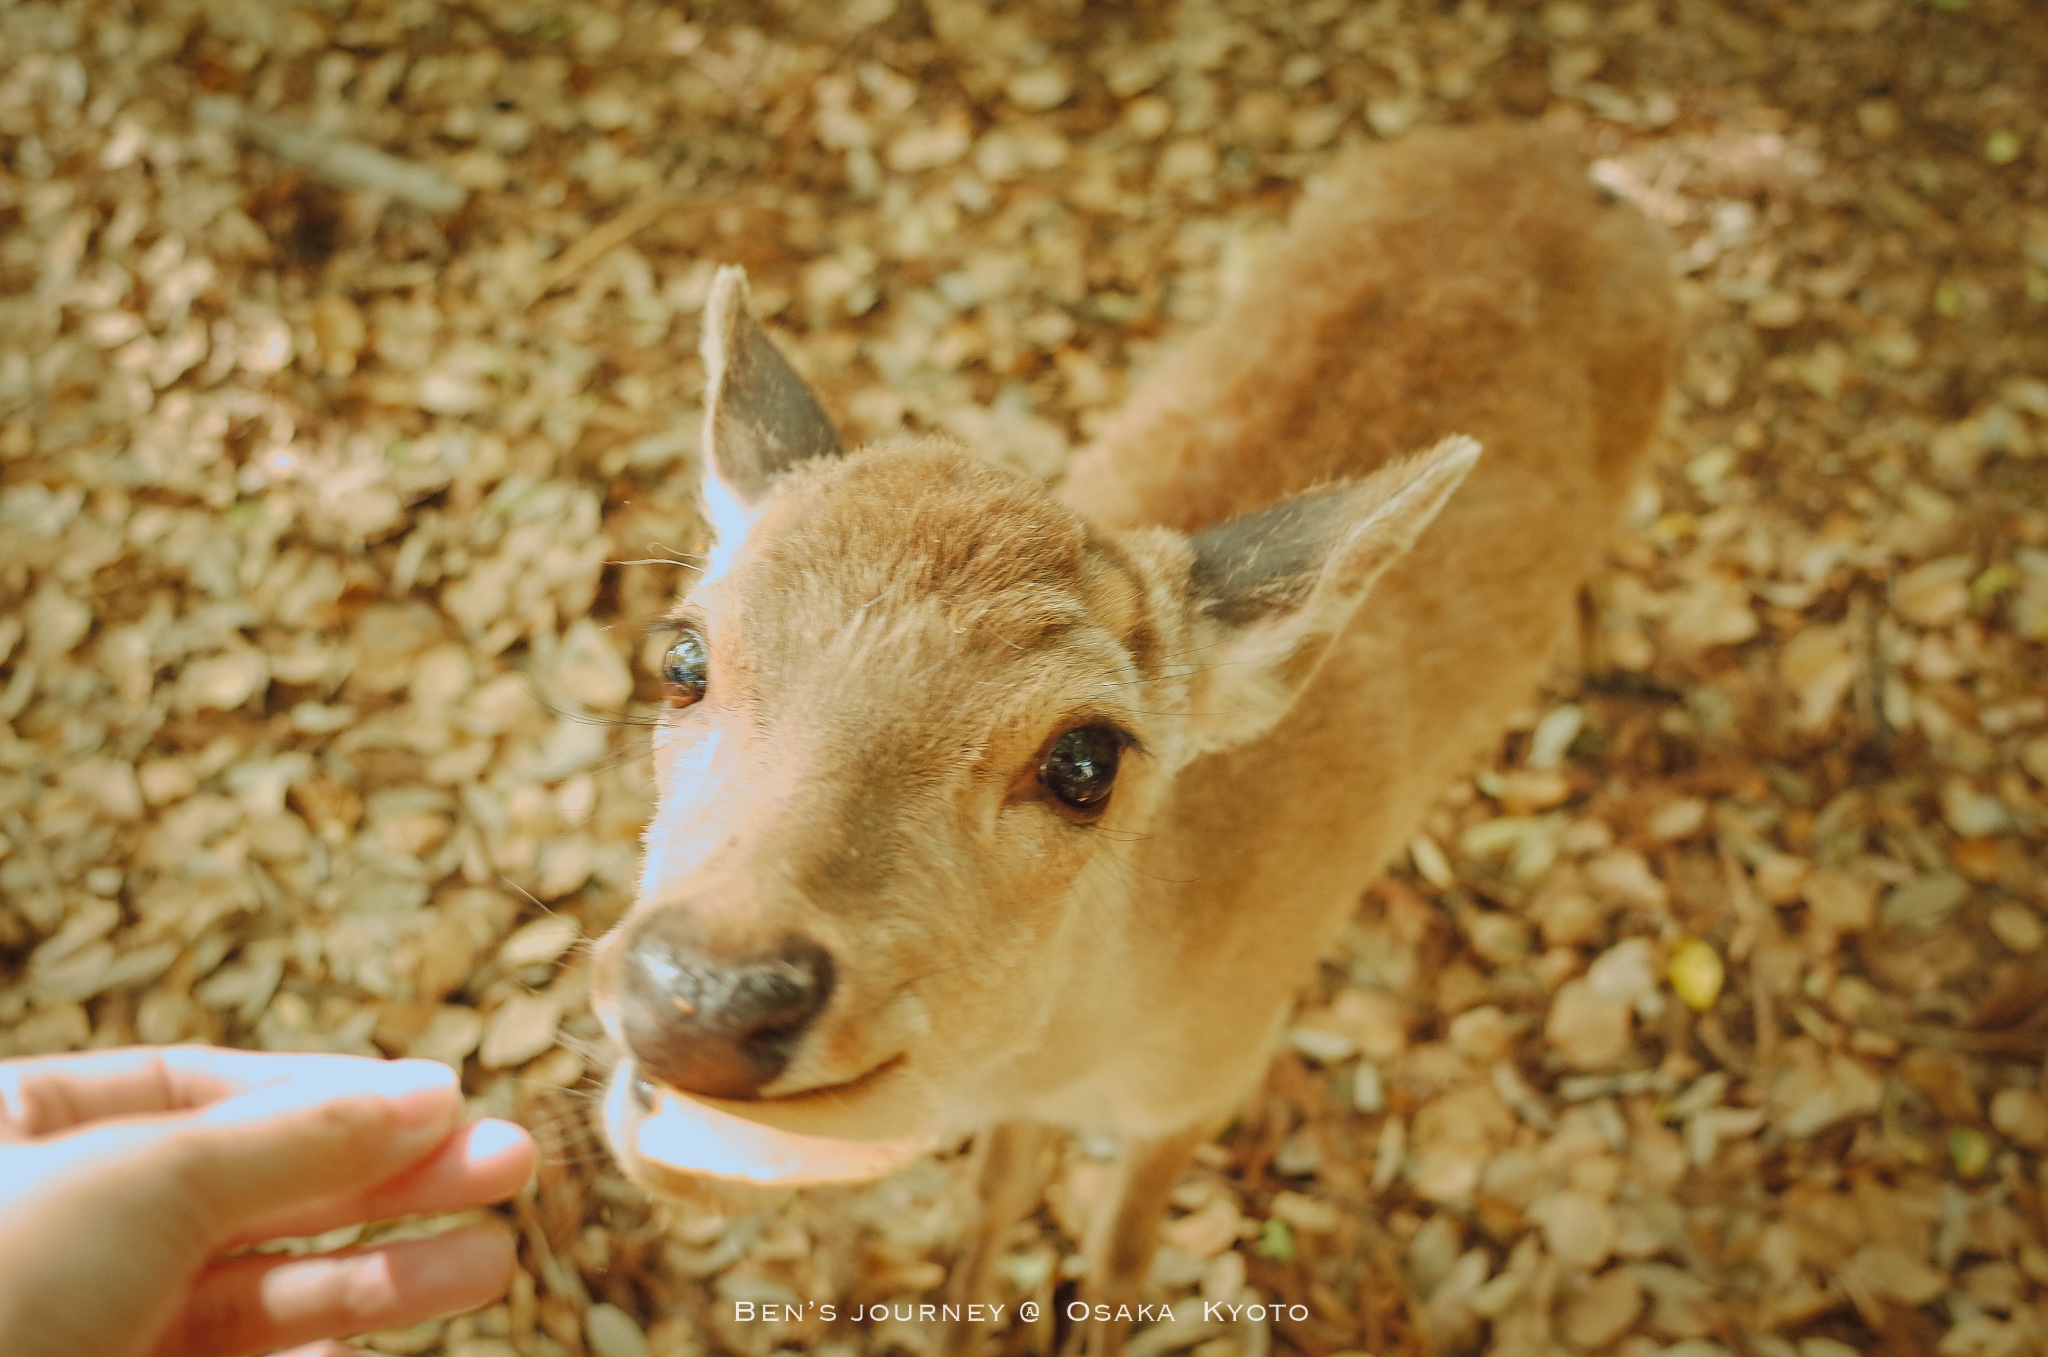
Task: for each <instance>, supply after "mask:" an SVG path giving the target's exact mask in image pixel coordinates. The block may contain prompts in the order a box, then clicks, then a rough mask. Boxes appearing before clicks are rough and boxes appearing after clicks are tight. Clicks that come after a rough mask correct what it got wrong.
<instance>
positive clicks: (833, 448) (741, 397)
mask: <svg viewBox="0 0 2048 1357" xmlns="http://www.w3.org/2000/svg"><path fill="white" fill-rule="evenodd" d="M700 352H701V353H702V354H703V358H704V377H705V388H704V464H705V466H706V468H707V469H708V470H709V472H710V474H711V475H712V476H713V477H715V478H716V479H717V480H718V482H719V484H720V487H722V488H723V489H724V490H725V491H727V492H728V493H730V495H731V496H732V497H733V498H734V499H736V500H738V501H739V503H740V504H741V505H742V506H745V507H746V508H749V509H751V508H752V507H753V506H755V505H757V504H759V503H760V502H761V500H762V499H764V498H766V497H767V494H768V489H769V487H770V486H771V485H773V484H774V482H775V478H776V477H778V476H780V475H781V474H782V473H783V472H785V471H788V470H789V469H790V468H791V467H793V466H795V465H797V464H798V463H799V462H806V461H809V460H810V459H811V458H813V457H837V456H839V455H840V454H842V453H843V452H844V451H845V447H844V446H843V445H842V444H841V443H840V441H839V434H838V433H837V432H836V431H835V430H834V429H833V427H832V421H831V420H830V419H827V418H826V417H825V411H824V410H823V409H822V408H821V407H820V406H819V404H818V398H817V397H816V396H814V395H812V394H811V389H810V388H809V387H807V386H805V385H804V380H803V378H801V377H799V376H797V375H796V370H795V369H794V368H792V367H790V365H789V360H788V359H786V358H784V357H783V356H782V354H781V353H780V352H779V351H778V350H777V349H776V347H775V345H774V344H772V343H770V342H769V339H768V336H767V334H766V333H764V332H763V331H762V329H761V325H760V322H758V321H756V320H755V319H754V313H753V311H752V310H751V309H750V308H749V306H748V304H747V274H746V270H744V269H741V268H735V267H733V266H732V265H727V266H726V267H724V268H722V269H720V270H719V271H718V273H717V274H716V276H714V277H713V279H712V282H711V295H710V296H709V297H708V298H706V299H705V302H704V337H703V341H702V345H701V349H700ZM705 489H706V498H707V499H711V498H715V491H713V489H712V487H710V486H706V487H705Z"/></svg>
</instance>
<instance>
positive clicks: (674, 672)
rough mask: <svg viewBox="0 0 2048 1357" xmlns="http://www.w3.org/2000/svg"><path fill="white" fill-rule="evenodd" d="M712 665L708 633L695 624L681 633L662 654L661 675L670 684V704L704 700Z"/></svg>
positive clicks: (691, 703) (686, 703)
mask: <svg viewBox="0 0 2048 1357" xmlns="http://www.w3.org/2000/svg"><path fill="white" fill-rule="evenodd" d="M710 665H711V654H710V651H709V649H708V648H707V647H706V646H705V644H704V634H703V633H702V632H700V631H698V630H697V629H696V628H694V627H691V628H688V629H686V630H684V631H682V632H680V633H678V634H677V636H676V639H675V644H673V645H671V646H670V647H669V648H668V653H667V654H666V655H663V656H662V657H661V677H662V679H663V681H665V682H666V683H667V684H668V700H669V705H670V706H672V707H688V706H693V705H695V704H696V703H697V702H698V701H699V700H701V699H702V698H703V696H704V685H705V683H706V682H707V677H706V671H707V670H708V669H709V668H710Z"/></svg>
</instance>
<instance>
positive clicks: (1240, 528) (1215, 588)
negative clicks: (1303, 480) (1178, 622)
mask: <svg viewBox="0 0 2048 1357" xmlns="http://www.w3.org/2000/svg"><path fill="white" fill-rule="evenodd" d="M1478 460H1479V444H1477V443H1475V442H1473V441H1472V440H1471V439H1469V438H1462V437H1458V438H1446V439H1445V440H1444V441H1443V442H1441V443H1439V444H1437V445H1436V446H1435V447H1434V448H1431V449H1430V450H1429V451H1427V452H1424V453H1420V454H1418V455H1416V456H1413V457H1407V458H1403V459H1402V460H1400V461H1397V462H1393V463H1391V464H1389V465H1387V466H1384V467H1382V468H1381V469H1379V470H1378V471H1375V472H1373V473H1372V474H1371V475H1370V476H1367V477H1366V478H1365V479H1363V480H1360V481H1356V482H1353V483H1351V484H1349V485H1340V486H1335V487H1332V488H1330V489H1326V490H1321V491H1317V492H1314V493H1311V494H1306V495H1300V496H1297V497H1295V498H1294V499H1290V500H1284V501H1282V502H1281V503H1279V504H1276V505H1274V506H1272V507H1271V508H1268V509H1263V510H1260V511H1259V512H1257V513H1252V514H1247V515H1246V516H1244V517H1243V518H1236V519H1232V520H1230V521H1229V522H1226V523H1219V524H1217V525H1216V526H1214V527H1211V528H1205V529H1204V530H1202V531H1201V532H1198V533H1196V534H1195V535H1194V536H1193V537H1192V538H1190V539H1189V546H1190V547H1191V548H1192V549H1193V550H1192V559H1191V568H1190V571H1189V578H1188V595H1189V601H1190V603H1191V604H1192V605H1193V608H1194V612H1195V616H1194V619H1193V620H1194V632H1195V642H1196V644H1195V649H1194V653H1195V654H1197V655H1199V656H1200V657H1201V659H1202V668H1201V675H1200V677H1199V678H1198V679H1197V682H1196V687H1197V689H1198V691H1197V693H1196V698H1197V703H1196V705H1197V707H1198V708H1199V710H1200V715H1199V716H1198V717H1197V718H1196V719H1195V720H1194V721H1193V722H1191V724H1190V726H1189V727H1188V729H1189V731H1190V733H1191V736H1192V740H1193V746H1194V747H1195V748H1198V749H1220V748H1225V747H1228V746H1230V745H1233V744H1238V743H1241V742H1243V741H1245V740H1249V739H1252V738H1254V737H1255V736H1258V735H1261V734H1264V733H1265V732H1266V731H1268V730H1270V729H1271V728H1272V727H1273V726H1274V724H1275V723H1277V722H1278V721H1279V720H1280V718H1281V717H1282V716H1284V715H1286V714H1287V711H1288V709H1289V708H1291V707H1292V706H1293V705H1294V700H1295V698H1296V697H1298V696H1300V694H1301V691H1302V689H1304V688H1306V687H1307V686H1308V682H1309V680H1310V679H1311V678H1313V677H1314V676H1315V672H1316V670H1317V669H1318V668H1319V667H1320V666H1321V664H1322V662H1323V658H1324V656H1326V655H1327V654H1328V653H1329V650H1330V645H1331V643H1332V642H1333V641H1334V640H1335V639H1336V638H1337V636H1338V635H1339V634H1340V633H1341V632H1342V631H1343V630H1344V627H1345V625H1346V624H1347V623H1348V622H1349V621H1350V620H1351V618H1352V615H1353V614H1354V613H1356V612H1357V611H1358V608H1359V605H1360V604H1361V603H1363V602H1364V601H1365V599H1366V597H1367V596H1368V595H1369V594H1370V593H1371V592H1372V587H1373V585H1374V584H1375V583H1377V582H1378V581H1379V579H1380V577H1381V576H1382V575H1383V574H1385V573H1386V571H1387V569H1388V567H1390V566H1392V565H1393V564H1394V563H1395V562H1396V561H1398V560H1400V559H1401V557H1403V556H1405V555H1406V554H1407V553H1408V550H1409V548H1411V547H1413V546H1414V545H1415V541H1416V539H1417V538H1418V537H1420V536H1421V535H1422V532H1423V530H1424V529H1425V528H1427V527H1428V526H1429V525H1430V523H1431V522H1433V521H1434V520H1435V518H1436V516H1437V513H1438V512H1439V511H1440V510H1441V509H1442V508H1443V507H1444V504H1445V503H1446V502H1447V501H1448V500H1449V499H1450V497H1451V494H1452V492H1454V491H1455V490H1456V489H1457V488H1458V486H1459V485H1460V484H1462V483H1463V482H1464V479H1465V476H1466V474H1467V473H1469V472H1470V471H1471V470H1472V467H1473V465H1474V463H1476V462H1477V461H1478Z"/></svg>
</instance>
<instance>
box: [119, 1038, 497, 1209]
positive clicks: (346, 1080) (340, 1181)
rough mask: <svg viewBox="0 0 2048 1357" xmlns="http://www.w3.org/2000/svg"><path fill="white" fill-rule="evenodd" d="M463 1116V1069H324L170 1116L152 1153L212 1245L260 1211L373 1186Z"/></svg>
mask: <svg viewBox="0 0 2048 1357" xmlns="http://www.w3.org/2000/svg"><path fill="white" fill-rule="evenodd" d="M462 1117H463V1107H462V1092H461V1089H460V1088H459V1087H458V1086H457V1084H456V1079H455V1072H454V1071H453V1070H451V1069H449V1068H448V1067H447V1066H446V1065H442V1064H439V1063H437V1062H435V1061H427V1060H402V1061H394V1062H390V1063H385V1064H369V1063H367V1062H365V1064H364V1065H362V1066H361V1067H350V1068H344V1069H325V1068H323V1069H320V1070H318V1071H317V1072H316V1073H313V1074H308V1075H303V1076H300V1077H297V1078H292V1079H288V1080H285V1081H283V1082H280V1083H276V1084H268V1085H263V1086H259V1087H257V1088H253V1089H250V1090H249V1091H248V1092H246V1093H240V1094H237V1095H235V1096H233V1097H230V1098H224V1099H222V1100H221V1101H220V1102H217V1103H213V1104H211V1105H209V1106H207V1107H205V1108H203V1109H201V1110H199V1111H197V1112H194V1113H186V1114H184V1115H182V1116H177V1117H174V1118H166V1119H164V1120H165V1121H168V1122H174V1123H175V1124H174V1125H172V1126H168V1127H165V1128H164V1130H165V1132H166V1133H165V1134H163V1135H162V1138H161V1139H159V1140H158V1141H157V1143H156V1146H155V1150H156V1153H155V1155H154V1156H152V1157H154V1158H157V1160H158V1167H159V1168H160V1170H161V1177H160V1181H161V1182H162V1184H163V1190H165V1191H167V1192H170V1193H172V1194H174V1195H175V1197H176V1198H177V1200H176V1201H174V1202H173V1203H172V1205H173V1206H174V1207H175V1208H176V1209H178V1210H179V1212H180V1214H181V1215H184V1216H185V1217H186V1218H187V1219H190V1220H192V1221H193V1222H194V1224H195V1226H196V1227H197V1231H198V1233H199V1234H200V1235H201V1236H202V1237H203V1238H204V1239H206V1240H207V1241H209V1244H210V1245H211V1246H213V1247H218V1246H219V1245H221V1244H224V1243H226V1242H227V1241H228V1240H230V1239H232V1238H234V1237H235V1236H236V1235H237V1234H238V1233H240V1232H241V1231H243V1230H245V1229H246V1228H247V1227H248V1226H249V1225H251V1224H252V1223H254V1222H255V1221H257V1220H259V1219H260V1218H262V1217H264V1216H270V1215H274V1214H275V1213H276V1212H278V1211H279V1210H280V1209H281V1208H288V1207H291V1206H294V1205H297V1204H299V1203H302V1202H309V1201H317V1200H320V1199H323V1198H328V1197H332V1196H335V1195H337V1194H339V1193H345V1192H355V1191H361V1190H364V1189H367V1188H370V1187H374V1186H376V1185H377V1184H379V1183H382V1182H384V1181H385V1180H386V1179H388V1178H390V1177H392V1176H393V1175H395V1174H397V1173H400V1172H402V1171H404V1170H405V1169H408V1168H410V1167H412V1165H414V1164H416V1163H418V1162H419V1161H420V1160H422V1159H424V1158H426V1156H427V1155H429V1154H431V1153H432V1152H433V1151H434V1150H435V1149H436V1148H438V1147H439V1146H440V1145H441V1144H442V1143H443V1142H444V1141H446V1140H447V1139H448V1137H449V1136H450V1135H451V1134H453V1133H454V1131H455V1129H456V1127H457V1126H458V1125H460V1124H461V1121H462Z"/></svg>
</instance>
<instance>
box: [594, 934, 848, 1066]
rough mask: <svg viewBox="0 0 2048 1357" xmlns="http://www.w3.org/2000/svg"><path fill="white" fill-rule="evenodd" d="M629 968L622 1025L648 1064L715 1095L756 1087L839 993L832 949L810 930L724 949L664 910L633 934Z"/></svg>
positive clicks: (624, 969) (635, 1051) (624, 976)
mask: <svg viewBox="0 0 2048 1357" xmlns="http://www.w3.org/2000/svg"><path fill="white" fill-rule="evenodd" d="M621 972H622V973H621V975H620V981H621V983H620V993H619V1018H620V1025H621V1027H622V1028H623V1033H622V1035H623V1036H624V1037H625V1039H626V1046H627V1048H628V1049H629V1050H630V1051H631V1052H632V1054H633V1058H634V1059H635V1060H636V1061H637V1062H639V1065H640V1068H641V1069H642V1070H644V1071H645V1072H646V1073H647V1074H648V1075H649V1076H650V1077H652V1078H654V1079H657V1080H659V1081H661V1082H662V1083H664V1084H667V1085H668V1086H669V1087H670V1088H673V1089H676V1090H678V1091H679V1092H683V1093H700V1094H703V1095H705V1096H706V1097H712V1098H752V1097H755V1096H757V1095H758V1094H759V1093H760V1091H761V1089H762V1088H764V1087H765V1086H767V1085H768V1084H770V1083H772V1082H773V1081H774V1080H775V1079H776V1078H777V1077H778V1076H779V1075H781V1073H782V1071H783V1070H784V1069H785V1068H786V1067H787V1066H788V1064H789V1060H790V1056H791V1055H792V1053H793V1052H794V1051H795V1049H796V1047H797V1044H798V1043H799V1042H800V1041H801V1040H802V1039H803V1035H804V1032H805V1030H806V1029H807V1028H809V1026H810V1025H811V1022H812V1020H813V1019H815V1018H816V1017H817V1016H818V1014H819V1013H820V1012H821V1011H823V1009H824V1007H825V1004H826V1001H827V1000H829V999H830V998H831V997H832V980H833V972H832V957H831V954H830V953H828V952H826V951H825V949H824V948H822V947H820V946H818V944H816V943H815V942H812V941H811V940H810V939H809V938H804V937H797V936H792V937H788V938H785V939H783V940H782V942H781V943H780V944H779V945H778V946H776V948H775V949H774V950H773V951H771V952H768V953H765V954H759V955H755V956H750V957H742V958H729V957H721V956H718V955H716V954H715V953H714V952H713V951H712V950H711V949H710V948H709V947H708V946H707V945H706V944H705V943H703V942H702V941H701V940H699V939H696V938H694V937H692V936H691V932H690V930H689V929H688V927H687V925H686V924H683V923H680V922H677V921H672V920H670V919H664V918H663V917H662V916H660V915H656V916H654V917H653V918H651V919H650V920H649V922H648V925H647V926H645V927H643V928H642V929H641V930H640V933H639V936H637V937H634V938H633V939H632V940H631V941H630V943H629V944H628V947H627V951H626V956H625V965H624V966H623V967H622V968H621Z"/></svg>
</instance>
